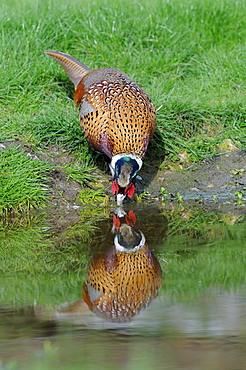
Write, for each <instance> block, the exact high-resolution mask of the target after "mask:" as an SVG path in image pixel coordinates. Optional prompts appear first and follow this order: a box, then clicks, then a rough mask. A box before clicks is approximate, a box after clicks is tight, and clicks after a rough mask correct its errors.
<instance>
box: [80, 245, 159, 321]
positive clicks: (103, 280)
mask: <svg viewBox="0 0 246 370" xmlns="http://www.w3.org/2000/svg"><path fill="white" fill-rule="evenodd" d="M161 284H162V271H161V267H160V264H159V262H158V260H157V259H156V257H155V256H154V255H153V254H152V252H150V251H149V250H148V247H147V245H146V244H145V246H144V247H143V248H142V249H141V250H140V251H138V252H129V253H124V252H118V251H117V252H116V253H115V254H111V255H107V256H106V255H104V256H100V255H97V256H95V257H94V258H93V260H92V262H91V264H90V266H89V269H88V273H87V277H86V282H85V284H84V286H83V292H82V293H83V299H84V300H85V302H86V303H87V304H88V306H89V308H90V310H91V311H93V312H94V313H95V314H97V315H98V316H100V317H103V318H105V319H107V320H109V321H115V322H127V321H130V320H131V319H132V317H133V316H135V315H137V314H138V313H139V312H140V311H141V310H142V309H144V308H146V307H147V306H148V305H149V304H150V302H151V301H152V300H153V299H154V298H156V296H157V294H158V291H159V289H160V287H161Z"/></svg>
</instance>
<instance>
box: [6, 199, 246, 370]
mask: <svg viewBox="0 0 246 370" xmlns="http://www.w3.org/2000/svg"><path fill="white" fill-rule="evenodd" d="M245 221H246V217H245V209H244V206H243V204H241V205H238V206H235V207H231V206H230V207H227V206H226V205H222V204H216V203H214V204H212V205H211V204H207V205H200V204H193V203H189V204H188V203H181V204H176V205H174V204H172V203H169V204H155V205H151V204H147V205H141V204H138V205H131V204H130V205H127V206H126V207H124V209H109V210H105V209H100V208H95V209H78V210H73V209H72V208H71V209H69V208H67V209H66V210H64V209H55V210H54V209H53V210H49V211H46V212H42V213H41V212H40V213H36V214H33V215H28V216H27V217H26V218H25V217H22V218H20V219H13V220H8V221H6V220H5V221H1V224H0V238H1V239H0V245H1V252H0V264H1V282H2V283H1V288H0V291H1V300H0V301H1V305H0V369H21V370H22V369H54V368H59V369H189V370H190V369H194V370H197V369H223V370H225V369H228V370H229V369H230V370H231V369H238V370H239V369H245V368H246V354H245V345H246V314H245V312H246V284H245V269H246V267H245V266H246V228H245V226H246V224H245Z"/></svg>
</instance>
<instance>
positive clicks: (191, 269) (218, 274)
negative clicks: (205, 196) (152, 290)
mask: <svg viewBox="0 0 246 370" xmlns="http://www.w3.org/2000/svg"><path fill="white" fill-rule="evenodd" d="M205 220H206V217H205V219H204V221H205ZM200 221H202V218H201V217H200ZM202 229H203V232H199V233H198V234H197V233H194V232H190V233H189V228H188V229H187V230H186V231H185V228H183V233H178V235H177V234H176V235H175V233H173V234H171V235H170V236H168V237H167V239H166V240H165V242H164V245H163V251H164V252H163V253H161V254H160V255H159V257H160V262H161V264H162V267H163V277H164V279H163V291H164V293H165V294H167V295H169V296H170V297H173V298H174V297H175V298H177V299H179V300H182V299H184V300H188V301H190V300H192V299H193V297H194V298H195V297H197V296H198V295H200V294H201V292H203V294H209V292H210V289H212V288H215V287H217V288H221V289H223V290H228V291H229V290H230V289H236V288H238V287H241V286H243V285H244V283H245V263H246V252H245V250H246V232H245V226H244V224H243V223H238V224H235V225H230V226H228V225H224V224H222V223H218V222H216V219H215V218H214V223H213V221H212V218H210V224H208V223H206V222H204V223H201V228H200V230H202Z"/></svg>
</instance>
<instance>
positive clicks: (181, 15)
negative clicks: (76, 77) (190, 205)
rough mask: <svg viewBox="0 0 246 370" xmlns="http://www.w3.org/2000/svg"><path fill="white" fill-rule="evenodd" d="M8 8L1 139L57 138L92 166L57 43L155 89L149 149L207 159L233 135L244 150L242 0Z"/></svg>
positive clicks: (4, 13)
mask: <svg viewBox="0 0 246 370" xmlns="http://www.w3.org/2000/svg"><path fill="white" fill-rule="evenodd" d="M0 10H1V11H0V17H1V23H0V24H1V34H2V43H1V45H0V49H1V56H2V57H1V70H2V76H1V77H2V78H1V81H0V84H1V85H0V112H1V113H0V115H1V116H0V119H1V123H0V125H1V131H0V142H3V143H4V142H6V141H11V140H16V139H19V140H21V141H25V142H28V143H29V144H30V145H31V148H32V150H33V151H34V152H35V151H37V150H39V151H40V149H41V150H43V149H44V148H45V147H46V148H47V147H49V145H58V146H59V147H60V148H61V149H65V150H68V151H69V152H70V153H73V154H74V155H75V157H79V160H80V162H81V164H82V165H84V166H90V165H91V162H92V158H93V156H94V153H93V152H92V151H91V150H88V146H87V143H86V142H85V140H84V138H83V134H82V132H81V129H80V126H79V122H78V113H77V111H76V109H75V108H74V106H73V102H72V96H73V86H72V84H71V83H70V82H69V81H68V78H67V77H66V75H65V73H64V71H63V70H62V68H60V67H59V66H58V65H57V64H56V63H55V62H53V61H51V59H50V58H48V57H47V56H46V55H44V54H42V50H45V49H54V50H60V51H63V52H67V53H69V54H71V55H73V56H75V57H76V58H78V59H79V60H81V61H82V62H83V63H85V64H86V65H88V67H90V68H91V69H94V68H100V67H114V68H118V69H121V70H123V71H124V72H126V73H127V74H128V75H129V76H131V77H132V79H133V80H134V81H135V82H136V83H138V84H139V85H140V86H141V87H142V88H143V89H144V90H145V91H146V92H147V93H148V94H149V95H150V97H151V99H152V100H153V103H154V104H155V106H156V108H157V109H158V130H157V132H156V134H155V136H154V139H153V143H152V145H151V151H150V153H149V157H153V158H155V157H158V156H160V153H165V154H166V155H167V156H168V158H171V159H173V160H176V159H177V158H178V153H179V152H180V151H187V152H188V154H190V157H191V159H192V160H199V159H202V158H204V157H207V156H210V155H213V154H215V153H216V151H217V149H216V148H217V147H216V145H217V144H219V143H221V142H222V141H223V140H224V139H227V138H230V139H232V140H234V141H235V142H236V145H237V146H238V147H239V148H242V149H244V148H245V146H246V135H245V128H246V108H245V93H246V91H245V90H246V88H245V38H246V20H245V4H244V1H237V2H235V1H233V0H227V1H223V0H208V1H198V0H195V1H194V0H192V1H191V0H184V1H182V3H180V1H177V0H174V1H172V2H169V1H160V0H153V1H151V2H149V1H145V0H144V1H140V2H138V1H129V0H124V1H122V2H120V1H117V2H115V3H114V4H112V2H110V1H107V0H106V1H99V0H95V1H93V2H91V1H84V2H83V3H81V1H78V0H71V1H70V2H67V1H65V0H61V1H59V2H58V1H56V0H53V1H52V0H50V1H47V0H45V1H42V2H41V1H38V0H37V1H28V0H20V1H16V0H8V1H3V2H2V5H1V9H0ZM17 160H18V158H17ZM36 163H37V162H36ZM8 171H9V173H11V174H13V176H15V173H16V166H13V167H12V168H10V167H9V169H8ZM21 177H22V176H19V178H20V181H21ZM38 181H39V184H43V179H41V178H40V179H39V180H38ZM15 186H16V187H18V186H19V185H18V183H17V182H16V184H15ZM39 186H41V185H39ZM41 187H42V186H41ZM43 195H44V193H43V194H40V201H41V199H42V197H43ZM1 198H2V196H1ZM1 201H2V200H1ZM2 202H3V201H2ZM37 202H39V201H37V199H35V201H34V202H32V201H30V202H29V203H28V204H29V205H31V206H35V205H36V203H37ZM40 203H41V202H40ZM19 206H20V205H19V204H18V201H17V203H16V207H17V208H18V207H19ZM2 207H5V208H6V207H7V208H9V207H8V205H7V204H3V206H2Z"/></svg>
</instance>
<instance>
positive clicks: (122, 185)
mask: <svg viewBox="0 0 246 370" xmlns="http://www.w3.org/2000/svg"><path fill="white" fill-rule="evenodd" d="M112 162H113V161H112ZM112 162H111V165H112ZM141 166H142V160H141V159H140V158H137V157H136V158H134V156H133V155H131V156H129V155H128V156H120V158H119V159H117V160H116V161H115V163H113V166H112V167H113V175H114V181H113V183H112V194H114V195H116V196H117V204H118V205H121V204H122V202H123V200H124V199H125V197H126V196H128V198H132V197H133V195H134V193H135V185H134V180H135V178H136V175H137V173H138V171H139V170H140V168H141Z"/></svg>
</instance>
